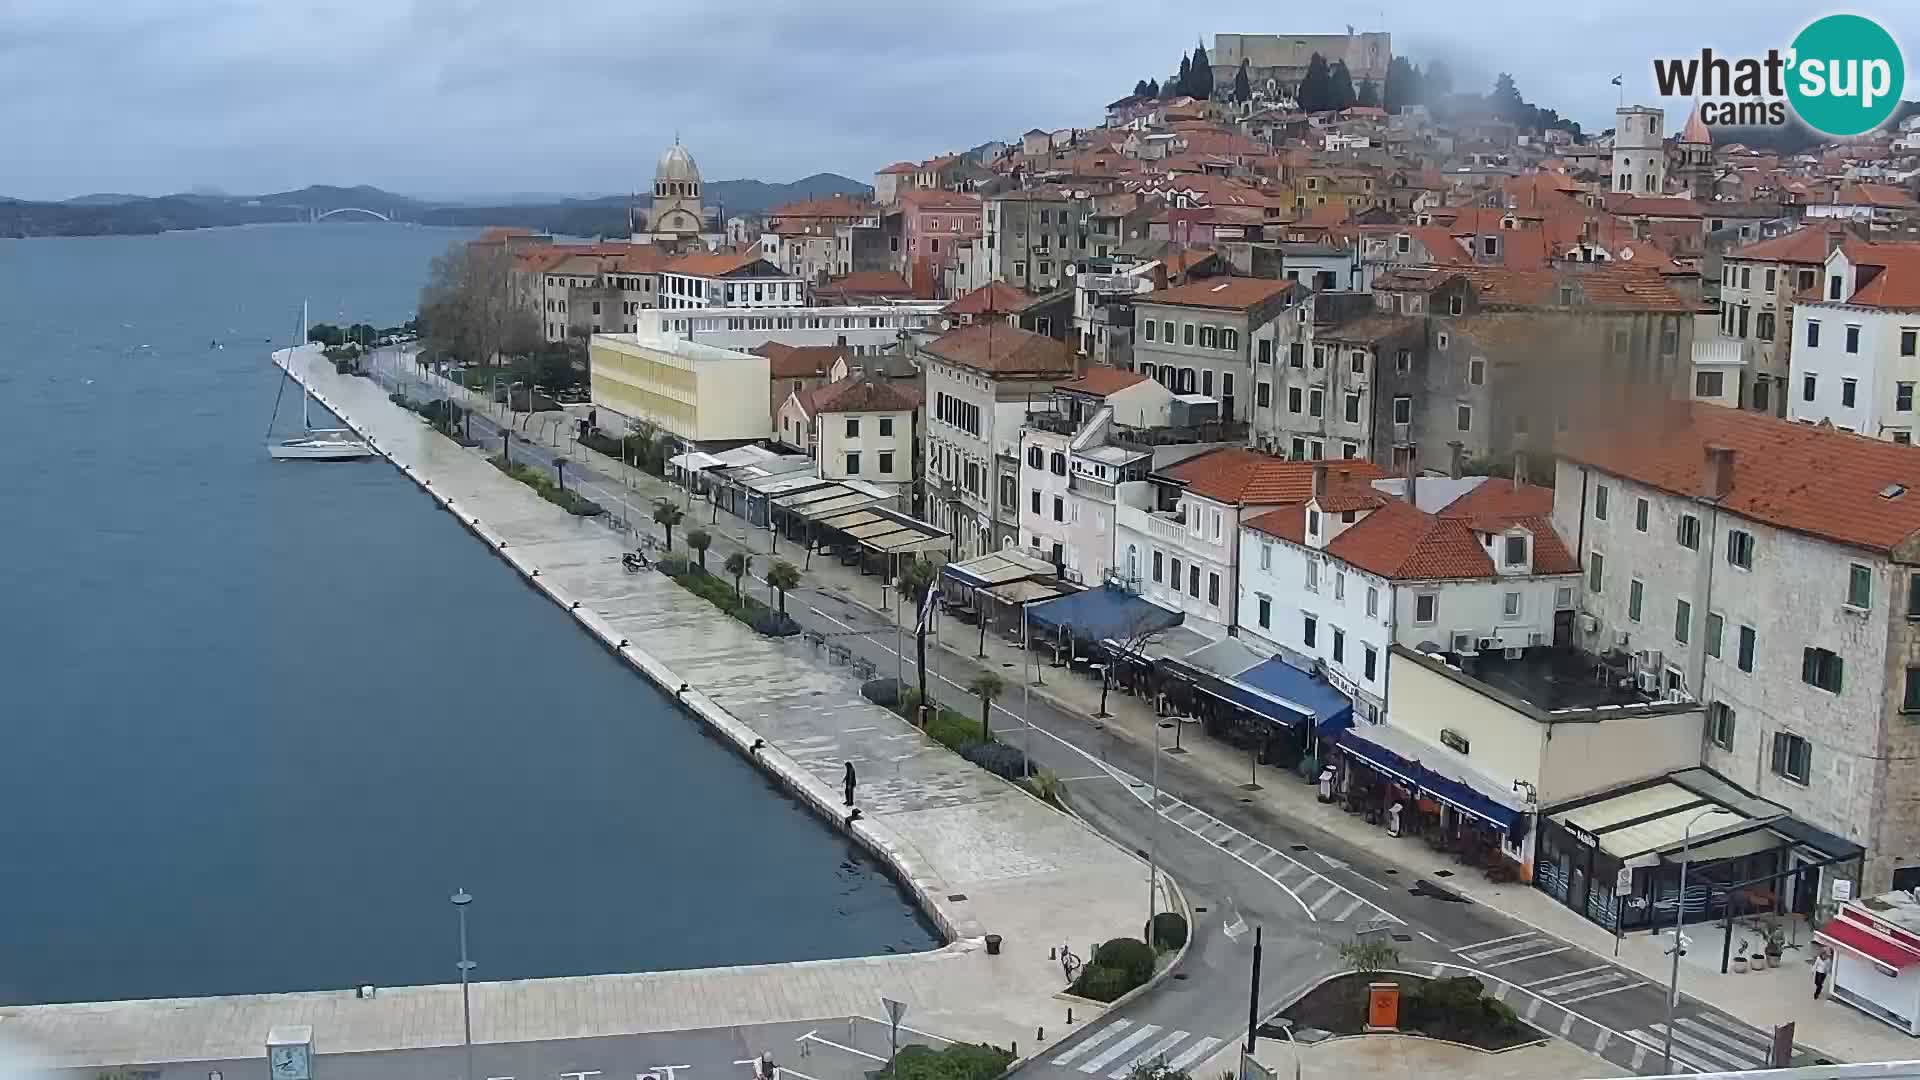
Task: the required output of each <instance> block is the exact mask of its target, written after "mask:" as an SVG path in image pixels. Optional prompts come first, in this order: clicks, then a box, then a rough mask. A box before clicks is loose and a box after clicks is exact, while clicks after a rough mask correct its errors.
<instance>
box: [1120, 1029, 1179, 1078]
mask: <svg viewBox="0 0 1920 1080" xmlns="http://www.w3.org/2000/svg"><path fill="white" fill-rule="evenodd" d="M1187 1035H1188V1032H1185V1031H1170V1032H1168V1033H1167V1034H1166V1035H1165V1036H1164V1037H1163V1038H1161V1040H1160V1041H1159V1042H1157V1043H1154V1044H1153V1045H1152V1046H1149V1047H1147V1048H1146V1049H1145V1050H1142V1051H1140V1052H1139V1053H1138V1054H1135V1055H1134V1056H1133V1058H1132V1059H1131V1060H1129V1061H1128V1062H1127V1063H1126V1064H1124V1065H1121V1066H1119V1067H1118V1068H1116V1069H1114V1070H1113V1071H1112V1072H1110V1073H1108V1074H1107V1080H1126V1076H1127V1074H1128V1073H1130V1072H1132V1071H1133V1070H1134V1066H1136V1065H1139V1064H1140V1063H1141V1062H1144V1061H1152V1060H1154V1059H1155V1058H1157V1057H1160V1056H1161V1055H1163V1054H1165V1053H1166V1052H1167V1051H1169V1050H1171V1049H1173V1048H1174V1047H1175V1046H1178V1045H1179V1044H1180V1043H1182V1042H1185V1041H1186V1038H1187Z"/></svg>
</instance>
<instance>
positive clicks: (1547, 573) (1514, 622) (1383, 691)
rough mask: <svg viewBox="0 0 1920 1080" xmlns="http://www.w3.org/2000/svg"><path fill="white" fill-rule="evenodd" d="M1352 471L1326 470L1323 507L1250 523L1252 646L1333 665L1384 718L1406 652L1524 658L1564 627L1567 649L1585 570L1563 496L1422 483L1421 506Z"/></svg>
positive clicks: (1313, 504)
mask: <svg viewBox="0 0 1920 1080" xmlns="http://www.w3.org/2000/svg"><path fill="white" fill-rule="evenodd" d="M1330 470H1332V471H1330ZM1339 470H1340V466H1339V465H1338V464H1334V465H1331V466H1330V465H1324V464H1323V465H1318V466H1315V467H1314V474H1313V475H1314V483H1315V486H1316V488H1317V491H1316V493H1315V495H1314V496H1313V497H1312V498H1310V499H1309V500H1308V501H1307V502H1306V503H1304V504H1302V505H1298V506H1291V507H1286V508H1284V509H1281V510H1275V511H1273V512H1271V513H1267V514H1262V515H1260V516H1258V517H1255V518H1253V519H1251V520H1250V521H1248V522H1247V523H1246V524H1245V525H1244V526H1243V527H1242V529H1241V531H1240V565H1241V567H1242V570H1241V573H1240V590H1241V598H1240V612H1239V628H1240V632H1241V634H1242V635H1243V636H1246V637H1252V638H1258V639H1260V640H1262V641H1264V642H1266V643H1267V644H1268V645H1269V647H1272V648H1276V649H1281V650H1286V651H1288V652H1291V653H1293V654H1294V655H1295V656H1298V657H1303V658H1305V659H1308V660H1317V661H1319V662H1321V663H1322V664H1324V665H1325V667H1326V670H1327V673H1328V681H1330V682H1332V683H1333V685H1334V686H1336V687H1338V688H1339V689H1340V690H1341V691H1342V692H1343V693H1345V694H1347V696H1348V697H1350V698H1352V699H1353V703H1354V711H1355V713H1356V715H1359V716H1361V717H1363V718H1366V719H1369V720H1376V721H1377V720H1378V719H1379V717H1380V716H1381V714H1382V713H1383V712H1385V711H1386V709H1387V707H1388V687H1389V685H1390V683H1391V679H1392V674H1393V673H1392V671H1391V664H1392V655H1391V648H1392V646H1394V645H1396V644H1397V645H1402V646H1405V647H1407V648H1409V649H1421V648H1426V649H1438V650H1444V651H1448V652H1453V653H1455V654H1456V655H1475V654H1479V653H1483V652H1499V653H1500V654H1501V655H1502V656H1503V658H1504V657H1508V656H1511V657H1513V658H1515V659H1517V658H1518V655H1517V654H1518V653H1519V651H1520V650H1524V649H1528V648H1535V647H1538V646H1542V645H1551V644H1553V643H1554V642H1555V638H1556V633H1555V632H1556V629H1558V630H1559V632H1560V634H1559V636H1560V642H1561V643H1562V644H1565V643H1566V640H1567V639H1568V637H1569V636H1570V634H1571V631H1572V622H1573V609H1574V600H1575V598H1576V596H1577V595H1578V589H1577V585H1578V584H1579V571H1580V568H1579V565H1578V564H1577V563H1576V562H1575V561H1574V559H1573V556H1572V554H1571V553H1570V552H1569V551H1568V550H1567V547H1566V545H1565V544H1564V543H1563V542H1562V541H1561V539H1560V537H1559V536H1558V535H1557V534H1556V533H1555V532H1554V530H1553V526H1552V524H1551V522H1550V516H1551V514H1552V512H1553V491H1552V489H1550V488H1542V487H1534V486H1531V485H1518V486H1516V485H1515V484H1514V483H1513V482H1512V481H1508V480H1499V479H1489V478H1486V477H1478V476H1470V477H1463V478H1461V479H1448V478H1421V479H1418V480H1416V481H1415V483H1414V485H1413V492H1414V496H1413V499H1412V500H1409V499H1408V498H1407V496H1406V494H1405V492H1406V488H1407V481H1406V480H1404V479H1388V480H1373V481H1371V482H1367V481H1361V480H1354V479H1351V478H1349V479H1346V480H1341V479H1339V477H1340V472H1339ZM1330 478H1331V479H1330Z"/></svg>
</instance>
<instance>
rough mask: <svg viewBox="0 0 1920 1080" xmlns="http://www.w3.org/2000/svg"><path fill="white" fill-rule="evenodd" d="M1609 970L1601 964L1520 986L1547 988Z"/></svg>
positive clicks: (1564, 972)
mask: <svg viewBox="0 0 1920 1080" xmlns="http://www.w3.org/2000/svg"><path fill="white" fill-rule="evenodd" d="M1608 970H1611V969H1610V968H1609V967H1608V966H1607V965H1605V964H1601V965H1600V966H1599V967H1590V968H1581V969H1580V970H1579V971H1563V972H1561V973H1560V974H1558V975H1549V976H1547V977H1546V978H1544V979H1535V980H1533V981H1532V982H1530V983H1521V984H1520V985H1521V986H1525V987H1527V988H1529V989H1531V988H1533V987H1535V986H1545V985H1547V984H1548V983H1550V982H1559V981H1560V980H1562V979H1571V978H1574V977H1576V976H1579V975H1591V974H1593V973H1594V972H1596V971H1608Z"/></svg>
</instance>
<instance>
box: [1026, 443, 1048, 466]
mask: <svg viewBox="0 0 1920 1080" xmlns="http://www.w3.org/2000/svg"><path fill="white" fill-rule="evenodd" d="M1044 460H1045V456H1044V455H1043V454H1042V453H1041V452H1040V448H1039V447H1037V446H1029V447H1027V464H1028V465H1031V466H1033V467H1034V468H1036V469H1037V468H1039V467H1040V465H1041V462H1042V461H1044Z"/></svg>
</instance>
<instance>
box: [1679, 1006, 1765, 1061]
mask: <svg viewBox="0 0 1920 1080" xmlns="http://www.w3.org/2000/svg"><path fill="white" fill-rule="evenodd" d="M1692 1022H1697V1023H1699V1024H1701V1025H1702V1026H1705V1027H1711V1028H1713V1029H1715V1030H1717V1031H1720V1032H1723V1033H1725V1034H1727V1035H1730V1036H1732V1037H1733V1038H1735V1039H1738V1040H1740V1041H1742V1042H1749V1043H1752V1044H1753V1047H1754V1050H1755V1052H1757V1053H1760V1054H1762V1055H1767V1056H1771V1055H1772V1053H1773V1036H1771V1035H1770V1034H1768V1033H1767V1032H1764V1031H1760V1030H1758V1029H1757V1028H1750V1027H1746V1026H1745V1025H1743V1024H1741V1023H1740V1022H1739V1021H1737V1020H1729V1019H1727V1018H1726V1017H1723V1016H1716V1015H1714V1014H1713V1013H1706V1012H1703V1013H1701V1014H1699V1015H1698V1016H1696V1017H1694V1018H1692Z"/></svg>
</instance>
